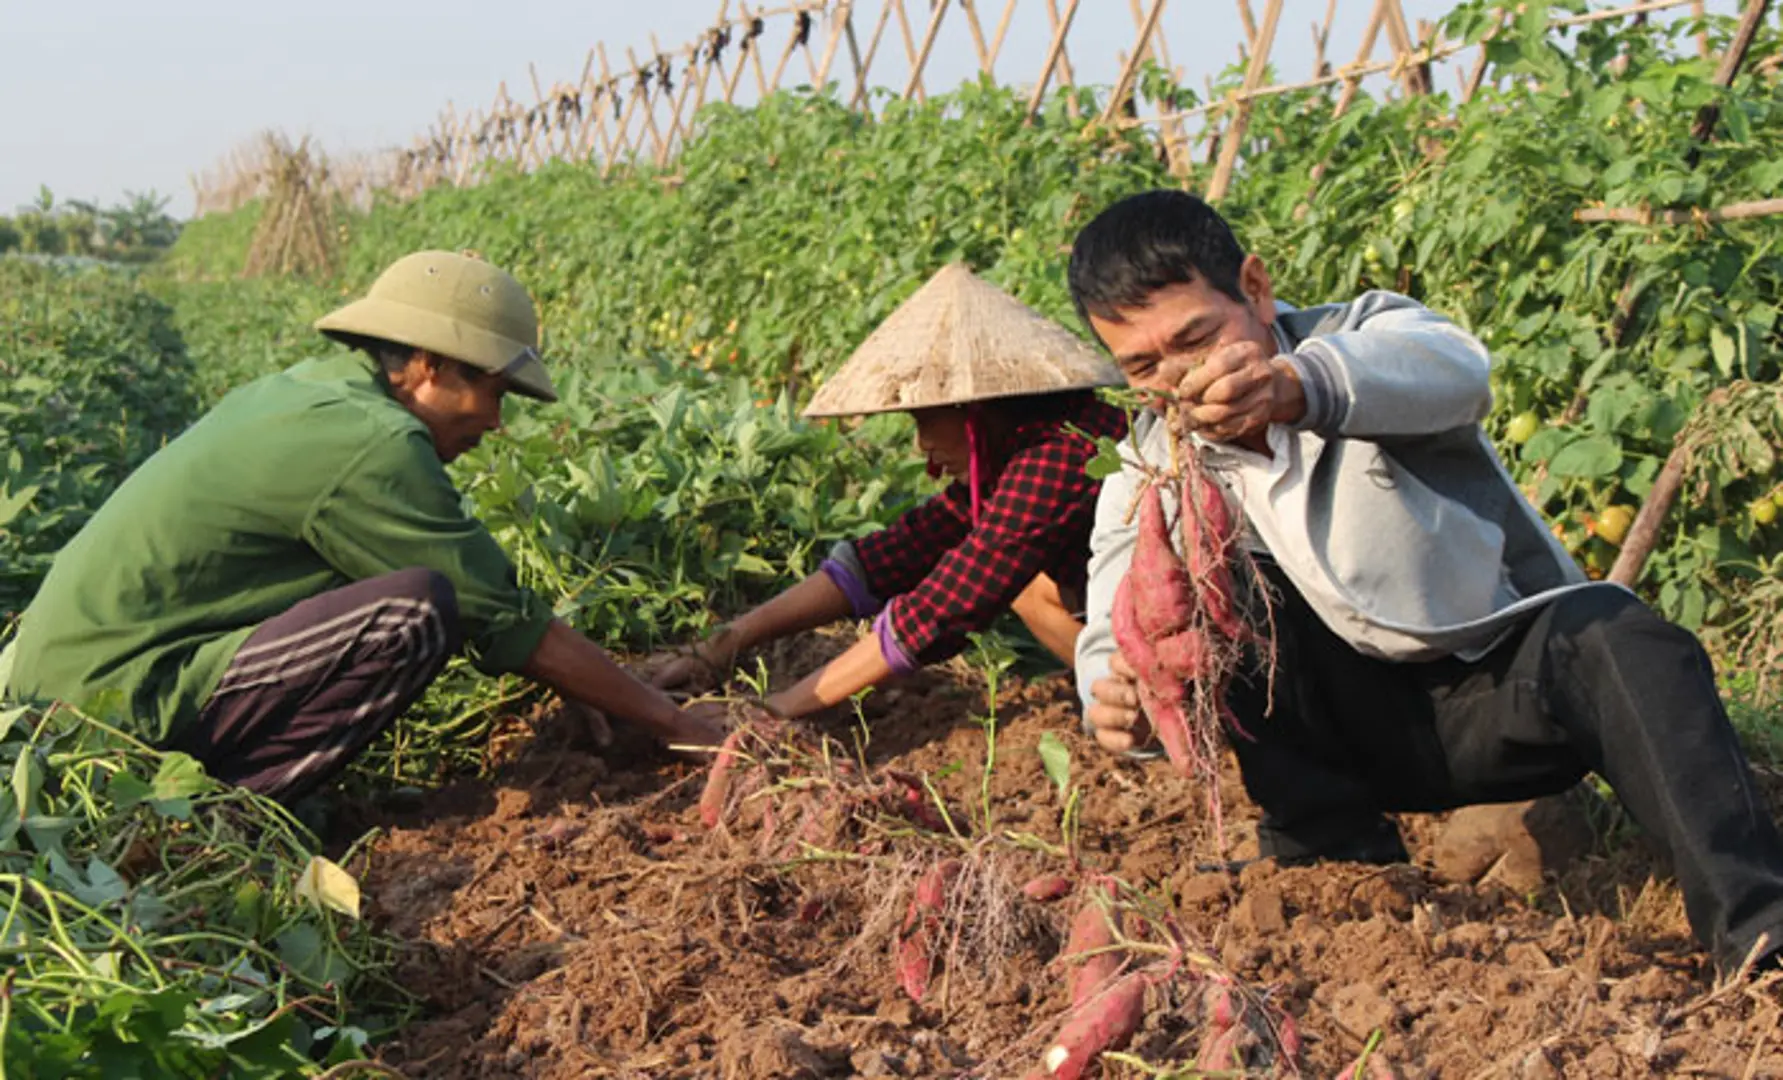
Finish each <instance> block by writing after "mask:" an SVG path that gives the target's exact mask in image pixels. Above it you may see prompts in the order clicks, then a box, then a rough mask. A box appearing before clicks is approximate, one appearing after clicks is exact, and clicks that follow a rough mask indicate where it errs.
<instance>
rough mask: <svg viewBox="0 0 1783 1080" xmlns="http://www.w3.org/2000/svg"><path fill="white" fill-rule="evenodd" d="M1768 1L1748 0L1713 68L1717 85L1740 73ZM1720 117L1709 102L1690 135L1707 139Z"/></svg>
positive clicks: (1692, 157)
mask: <svg viewBox="0 0 1783 1080" xmlns="http://www.w3.org/2000/svg"><path fill="white" fill-rule="evenodd" d="M1770 7H1771V0H1748V2H1747V4H1746V11H1745V14H1743V15H1741V16H1740V26H1739V29H1737V30H1735V31H1734V35H1733V41H1731V42H1729V43H1728V46H1727V52H1725V53H1723V54H1722V56H1721V63H1720V64H1719V65H1717V66H1716V68H1715V75H1714V78H1713V79H1711V80H1710V81H1711V82H1713V83H1714V84H1715V85H1716V86H1719V87H1722V88H1723V89H1725V88H1726V87H1729V86H1732V85H1733V80H1734V76H1735V75H1737V74H1739V70H1740V65H1741V64H1743V63H1745V62H1746V53H1747V52H1749V51H1751V49H1752V39H1753V38H1754V37H1756V36H1757V35H1758V27H1759V26H1760V24H1762V23H1763V22H1764V17H1765V13H1766V12H1768V11H1769V10H1770ZM1720 119H1721V106H1720V105H1719V104H1718V103H1716V102H1713V101H1711V102H1709V103H1708V104H1707V105H1704V106H1703V107H1702V108H1701V109H1699V110H1697V113H1696V122H1695V123H1694V124H1692V125H1690V137H1691V139H1693V140H1695V141H1696V142H1698V143H1703V142H1707V141H1708V139H1709V136H1710V135H1712V134H1714V133H1715V124H1716V123H1717V122H1718V121H1719V120H1720ZM1696 158H1697V154H1696V150H1695V148H1694V147H1693V148H1692V149H1691V152H1690V163H1691V164H1692V165H1694V164H1696Z"/></svg>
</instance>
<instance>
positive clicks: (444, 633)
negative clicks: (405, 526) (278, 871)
mask: <svg viewBox="0 0 1783 1080" xmlns="http://www.w3.org/2000/svg"><path fill="white" fill-rule="evenodd" d="M458 646H459V632H458V597H457V594H456V593H455V592H454V591H453V589H452V583H451V582H450V581H448V580H446V578H445V577H444V576H442V575H440V574H438V573H435V572H433V571H431V570H400V571H397V572H396V573H393V574H385V575H383V576H382V577H376V578H368V579H366V580H364V581H358V582H354V583H353V584H351V585H347V586H344V587H342V588H339V589H335V590H334V591H332V592H327V593H323V594H322V595H320V596H316V597H312V598H311V599H309V600H305V601H303V602H302V603H300V604H297V605H296V606H294V607H293V608H291V610H289V611H287V612H285V613H284V614H282V615H278V616H275V617H274V618H271V619H268V620H267V621H266V622H264V623H262V624H261V625H260V628H259V629H258V630H255V631H254V633H253V634H252V636H250V637H249V638H248V640H247V642H246V643H244V644H243V645H242V647H241V650H240V651H239V652H238V653H236V655H235V658H234V659H233V660H232V661H230V664H229V669H228V670H227V671H226V672H224V674H223V679H222V682H220V683H219V684H218V686H217V689H216V692H215V693H214V694H212V695H211V698H210V700H209V701H208V702H206V703H205V706H204V709H203V711H202V712H201V713H200V714H199V716H198V721H197V723H196V724H194V725H193V727H192V728H191V730H189V731H188V732H187V733H186V734H185V736H184V737H183V738H182V739H180V740H179V742H178V743H177V744H176V745H175V746H173V747H172V749H176V750H184V751H185V752H186V753H188V754H191V755H192V756H193V757H195V758H197V759H198V760H199V761H201V762H203V763H204V767H205V768H206V769H207V770H209V772H210V773H211V775H212V776H215V777H216V778H217V779H219V780H222V781H225V782H226V783H231V784H236V785H239V786H241V787H245V788H248V789H250V790H253V791H257V792H259V793H261V794H263V795H267V796H270V797H272V798H275V799H278V800H280V801H281V802H285V803H287V804H288V803H291V802H294V801H296V800H298V799H301V798H302V797H303V796H305V795H307V794H309V793H310V792H312V791H314V790H316V789H317V788H319V787H321V786H322V785H323V784H325V783H327V782H328V781H329V780H331V779H333V778H334V777H335V776H336V775H338V774H339V773H340V772H341V770H343V769H345V768H346V767H347V765H348V763H350V762H351V761H352V760H353V758H354V757H355V756H357V755H358V754H359V752H360V751H362V750H364V749H365V747H366V746H367V744H369V743H370V742H371V741H372V739H374V738H376V737H377V735H378V734H379V733H380V732H382V731H383V730H384V729H385V728H386V727H388V726H389V725H390V723H391V722H392V721H394V720H395V719H396V718H397V717H398V716H401V715H402V713H403V712H404V711H405V710H406V709H407V708H408V707H409V706H410V705H412V704H414V702H415V699H416V698H418V697H420V696H421V693H422V691H424V690H426V689H427V684H428V683H430V682H432V681H433V680H434V677H435V676H437V675H438V674H439V673H440V671H441V669H442V668H444V667H445V665H446V661H447V660H448V659H450V658H451V656H452V654H453V653H455V652H457V651H458Z"/></svg>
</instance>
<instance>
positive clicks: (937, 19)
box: [904, 0, 947, 98]
mask: <svg viewBox="0 0 1783 1080" xmlns="http://www.w3.org/2000/svg"><path fill="white" fill-rule="evenodd" d="M946 14H947V0H937V2H936V4H935V9H934V10H933V11H931V12H930V13H929V28H928V31H927V32H926V33H925V34H923V38H922V51H921V52H919V53H918V54H917V56H916V66H915V67H913V68H911V70H910V83H909V85H908V86H906V87H905V88H904V96H905V97H906V98H908V97H909V96H910V95H911V94H912V93H915V92H920V91H921V90H922V69H923V68H925V67H927V66H928V64H929V53H931V52H932V51H934V48H935V38H936V36H937V35H939V34H940V33H941V19H942V17H943V16H945V15H946Z"/></svg>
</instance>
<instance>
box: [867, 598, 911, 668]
mask: <svg viewBox="0 0 1783 1080" xmlns="http://www.w3.org/2000/svg"><path fill="white" fill-rule="evenodd" d="M890 614H891V613H890V612H889V611H881V612H880V613H879V617H878V618H877V619H874V620H873V632H874V633H875V634H877V635H879V652H880V654H881V655H882V656H884V657H885V662H886V663H887V664H888V665H890V666H891V669H892V674H894V675H909V674H910V673H911V672H914V671H916V670H917V669H919V668H921V667H922V665H921V664H918V663H917V662H916V659H915V658H914V657H912V656H911V655H910V654H909V653H907V652H905V651H904V646H903V645H901V644H899V643H898V635H897V633H896V632H895V631H893V630H892V625H891V618H890Z"/></svg>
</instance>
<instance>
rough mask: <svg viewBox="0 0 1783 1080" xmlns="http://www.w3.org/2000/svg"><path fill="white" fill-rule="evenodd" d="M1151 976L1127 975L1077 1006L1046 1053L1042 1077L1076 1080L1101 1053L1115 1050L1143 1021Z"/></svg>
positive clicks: (1124, 1042)
mask: <svg viewBox="0 0 1783 1080" xmlns="http://www.w3.org/2000/svg"><path fill="white" fill-rule="evenodd" d="M1150 985H1151V977H1150V976H1149V975H1147V974H1146V973H1145V972H1143V971H1133V972H1128V973H1127V974H1126V975H1123V976H1121V977H1120V978H1119V979H1118V980H1116V981H1115V982H1114V983H1112V984H1111V985H1109V986H1108V987H1107V988H1106V989H1105V991H1104V992H1103V993H1101V994H1099V995H1096V996H1094V997H1092V998H1091V999H1089V1000H1088V1001H1085V1002H1083V1003H1082V1004H1080V1005H1078V1006H1077V1007H1075V1008H1074V1009H1072V1011H1071V1017H1070V1019H1068V1020H1066V1021H1065V1026H1064V1027H1063V1028H1062V1029H1060V1031H1059V1035H1058V1038H1056V1039H1054V1040H1053V1044H1052V1046H1050V1047H1048V1048H1047V1051H1046V1060H1045V1065H1046V1075H1047V1076H1048V1077H1051V1078H1052V1080H1077V1078H1078V1077H1080V1076H1082V1075H1083V1071H1084V1069H1085V1068H1087V1067H1088V1066H1089V1064H1090V1062H1092V1061H1094V1060H1095V1059H1096V1057H1097V1056H1098V1055H1100V1054H1101V1053H1102V1052H1103V1051H1104V1050H1119V1049H1120V1048H1121V1047H1123V1046H1125V1045H1127V1040H1128V1039H1131V1038H1132V1037H1133V1033H1134V1032H1135V1031H1138V1030H1139V1025H1140V1023H1141V1022H1142V1021H1143V1020H1144V1019H1145V991H1146V987H1148V986H1150Z"/></svg>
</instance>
